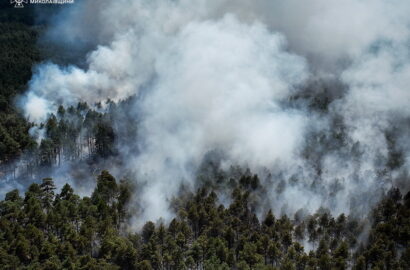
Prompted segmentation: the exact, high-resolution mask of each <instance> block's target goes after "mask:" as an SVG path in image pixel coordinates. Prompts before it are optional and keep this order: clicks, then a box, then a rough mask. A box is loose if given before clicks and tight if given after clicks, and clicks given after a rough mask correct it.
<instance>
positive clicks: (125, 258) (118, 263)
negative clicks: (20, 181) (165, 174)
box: [0, 171, 410, 270]
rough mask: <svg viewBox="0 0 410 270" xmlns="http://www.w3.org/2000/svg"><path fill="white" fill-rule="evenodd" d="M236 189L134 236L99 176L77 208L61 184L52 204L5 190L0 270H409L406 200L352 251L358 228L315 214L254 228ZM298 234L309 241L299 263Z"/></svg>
mask: <svg viewBox="0 0 410 270" xmlns="http://www.w3.org/2000/svg"><path fill="white" fill-rule="evenodd" d="M242 180H243V179H242ZM233 181H235V180H233ZM242 182H244V181H242ZM233 184H234V183H233ZM237 184H238V185H236V188H235V191H234V192H233V195H232V196H233V197H232V203H231V204H230V205H229V206H228V207H227V208H225V207H224V206H222V205H219V204H218V203H217V202H218V200H217V197H216V194H215V193H214V192H212V191H208V190H207V189H205V188H202V189H198V191H197V192H196V193H195V194H192V193H187V194H185V195H183V196H182V197H181V198H180V199H179V200H177V202H176V201H175V204H176V205H178V207H177V208H176V209H175V210H176V213H177V215H176V218H174V219H173V220H172V221H171V222H170V223H169V224H168V225H165V224H163V223H159V224H155V223H153V222H151V221H148V222H147V223H146V224H145V225H144V226H143V227H142V228H141V231H140V232H139V233H135V232H131V231H130V228H131V227H128V226H127V225H128V224H130V223H129V222H130V219H129V217H131V214H132V213H130V212H129V211H128V205H129V200H130V197H131V195H130V194H132V192H133V190H132V186H131V185H130V183H129V182H127V181H126V180H123V181H120V182H117V180H116V179H115V178H114V177H113V176H112V175H111V174H110V173H109V172H108V171H102V172H101V174H100V175H99V176H98V177H97V185H96V188H95V190H94V192H93V194H92V196H91V198H88V197H83V198H80V197H79V196H78V195H76V194H75V193H74V190H73V189H72V188H71V187H70V186H69V185H68V184H66V185H65V186H64V187H63V188H62V189H61V192H60V193H58V194H55V192H54V191H55V187H54V183H53V180H52V179H50V178H45V179H43V181H42V183H41V184H40V185H39V184H32V185H31V186H30V187H29V188H28V190H27V192H26V193H25V196H24V198H22V197H20V195H19V192H18V191H17V190H13V191H11V192H9V193H8V194H7V195H6V196H5V199H4V201H2V202H0V263H1V265H2V269H39V267H40V266H41V269H169V270H171V269H210V270H215V269H220V270H225V269H249V270H250V269H255V270H273V269H275V270H277V269H283V270H299V269H323V270H325V269H329V270H333V269H349V268H352V269H355V270H364V269H409V265H410V248H409V239H410V238H409V231H410V230H409V228H410V193H409V194H407V195H406V196H404V198H403V197H402V196H401V194H400V192H399V191H398V190H397V189H392V190H391V191H390V192H389V194H388V195H387V196H386V198H385V199H384V200H383V201H382V202H381V203H380V205H378V206H377V207H376V208H375V209H374V211H373V216H372V220H373V221H372V222H373V223H372V224H370V225H371V229H370V234H369V239H368V240H367V241H366V242H364V243H366V245H363V244H364V243H362V244H361V245H358V243H357V241H352V239H353V238H358V237H359V236H361V235H363V233H364V231H363V228H364V227H363V224H362V223H361V222H359V221H357V220H355V219H352V218H351V217H346V216H345V215H340V216H338V217H336V218H335V217H332V216H331V214H330V213H329V212H328V211H325V210H323V209H321V210H319V211H318V212H317V213H316V214H314V215H311V216H307V217H306V218H300V217H299V218H296V219H295V220H291V219H289V218H288V217H287V216H281V217H275V216H274V214H273V212H272V211H270V210H269V211H268V212H267V213H266V215H265V216H263V217H262V220H263V221H262V222H259V219H258V218H257V216H256V215H255V214H254V213H253V210H252V209H251V208H250V206H249V204H250V202H249V200H250V198H251V197H252V195H253V194H252V192H254V191H252V187H250V186H247V184H246V183H240V181H238V182H237ZM120 205H121V206H120ZM120 217H122V218H120ZM137 218H138V216H137ZM303 224H307V225H306V226H305V225H303ZM361 224H362V225H361ZM296 228H305V229H298V230H297V229H296ZM300 234H307V236H303V237H302V238H303V239H310V243H309V245H310V246H312V247H313V250H311V251H310V252H309V253H306V252H305V250H304V247H303V246H302V244H301V243H300V242H298V240H297V239H299V238H300ZM298 235H299V236H298ZM305 241H306V240H305Z"/></svg>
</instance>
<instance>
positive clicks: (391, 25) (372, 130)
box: [21, 0, 410, 219]
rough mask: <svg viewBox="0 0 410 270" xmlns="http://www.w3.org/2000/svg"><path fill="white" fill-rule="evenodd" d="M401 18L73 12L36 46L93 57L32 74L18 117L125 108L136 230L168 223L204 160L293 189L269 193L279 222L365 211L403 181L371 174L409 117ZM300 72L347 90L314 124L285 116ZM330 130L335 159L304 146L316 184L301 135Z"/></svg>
mask: <svg viewBox="0 0 410 270" xmlns="http://www.w3.org/2000/svg"><path fill="white" fill-rule="evenodd" d="M409 11H410V3H409V2H408V1H401V0H400V1H399V0H393V1H384V0H372V1H370V0H347V1H329V0H312V1H307V2H303V3H301V1H296V0H289V1H279V0H274V1H268V0H256V1H246V0H240V1H238V0H237V1H233V0H224V1H216V0H196V1H192V0H180V1H171V0H151V1H148V0H140V1H125V0H120V1H108V0H104V1H99V2H98V4H96V3H95V2H94V1H82V2H80V3H78V4H76V5H74V7H73V8H71V9H68V10H67V11H66V12H63V13H62V14H61V15H60V16H58V17H57V19H56V21H55V26H54V27H53V28H51V30H50V31H49V32H48V34H47V38H49V39H53V40H59V42H62V43H64V44H70V45H71V46H86V47H87V46H88V47H89V48H92V49H90V50H91V51H90V52H89V53H88V54H87V56H86V61H85V62H86V65H85V67H84V68H80V67H77V66H66V67H62V66H58V65H56V64H53V63H45V64H41V65H40V66H38V68H37V70H36V72H35V75H34V76H33V78H32V80H31V82H30V85H29V90H28V92H27V94H26V95H25V96H24V97H22V99H21V104H22V107H23V109H24V110H25V112H26V115H27V117H29V118H30V119H31V120H33V121H42V120H44V119H45V117H46V116H47V114H48V113H50V112H53V111H55V109H56V107H57V106H58V105H59V104H64V105H69V104H73V103H75V102H78V101H87V102H89V103H94V102H98V101H102V100H106V99H112V100H114V101H119V100H122V99H125V98H127V97H129V96H133V95H136V96H137V97H138V98H137V101H136V103H135V106H134V107H135V110H134V111H133V112H131V114H134V115H135V118H138V119H140V123H139V136H140V137H139V138H138V141H137V142H136V144H138V146H139V149H140V152H139V153H138V154H136V153H132V152H130V151H126V150H127V149H128V146H125V145H122V146H121V147H122V149H124V153H127V156H126V157H124V159H125V160H127V166H128V169H129V170H131V171H133V172H134V173H135V175H136V176H137V177H136V178H137V179H139V181H140V182H145V183H146V185H145V190H144V192H145V193H144V194H145V195H143V198H142V200H143V205H144V206H145V209H146V211H145V212H144V217H143V218H142V219H155V218H158V217H159V216H164V217H167V216H169V213H168V211H167V207H168V202H167V200H169V198H170V197H171V196H172V195H174V194H176V192H177V190H178V188H179V186H180V184H181V183H185V184H187V183H188V184H191V185H193V183H192V179H194V178H195V177H194V173H195V171H196V170H197V169H198V166H199V165H200V163H201V161H202V159H203V157H204V156H205V155H206V154H207V153H208V152H209V151H213V150H220V151H222V152H223V153H224V160H223V165H224V166H226V167H228V166H229V165H231V164H238V165H241V166H244V167H250V168H251V169H252V170H255V171H258V170H260V169H261V168H268V169H269V170H273V171H279V172H281V173H278V175H280V177H279V178H280V179H281V180H284V181H285V182H286V183H288V181H290V180H289V179H290V178H292V179H296V180H295V181H294V183H293V184H287V185H285V188H284V190H283V191H281V192H277V186H278V185H279V184H278V182H280V181H279V178H278V179H272V181H273V183H274V184H273V186H272V190H271V200H272V202H273V204H274V206H275V207H276V208H277V209H279V210H280V209H282V210H284V211H285V212H288V213H294V212H295V211H296V210H297V209H299V208H301V207H306V208H308V209H309V210H312V211H314V210H315V209H317V208H319V207H320V206H325V207H329V208H331V209H332V211H333V212H335V213H340V212H346V211H347V212H349V209H351V208H357V205H361V204H363V205H364V206H363V207H364V208H366V207H368V206H369V205H371V204H372V203H374V201H375V200H377V198H378V195H379V194H380V192H382V191H384V190H386V188H388V186H389V184H390V181H394V178H395V177H397V175H399V174H401V175H403V173H404V171H403V170H405V168H407V167H408V166H407V165H408V159H406V160H405V162H407V163H405V166H403V169H402V170H397V171H393V172H392V175H389V176H386V175H381V173H380V170H382V169H383V166H384V165H383V164H385V163H386V161H387V159H388V155H389V149H388V144H387V142H386V138H385V137H384V132H385V131H386V130H388V129H389V128H390V127H391V125H392V123H393V122H394V119H396V118H400V119H407V118H409V117H410V115H409V108H410V106H409V105H410V96H409V90H408V85H409V78H410V74H409V71H410V68H409V63H410V61H409V47H408V42H409V40H410V39H409V37H410V36H409V33H410V31H409V25H410V24H409V23H410V18H409V17H408V14H409ZM279 32H280V33H279ZM309 70H310V71H309ZM311 71H314V72H316V74H319V75H317V76H321V75H322V74H328V73H333V74H332V76H335V77H337V78H338V79H339V80H340V81H342V82H343V83H344V84H345V85H346V87H347V89H348V91H347V94H346V95H345V96H344V97H342V98H341V99H339V100H336V101H334V102H333V103H332V104H331V105H330V107H329V111H328V114H327V115H325V116H319V115H318V114H317V113H315V112H312V111H310V110H308V109H300V108H293V107H289V106H286V105H284V104H285V103H286V102H288V100H289V98H290V97H292V96H293V95H295V94H297V91H300V86H301V85H303V84H304V83H306V81H307V79H308V78H309V77H312V76H313V75H312V74H311ZM303 108H305V107H303ZM336 116H340V117H341V118H342V119H343V126H344V127H345V130H344V133H343V134H344V135H343V136H345V139H344V145H342V146H339V148H338V149H336V150H328V149H327V148H329V146H326V145H322V144H323V143H322V142H321V141H320V138H319V136H318V138H316V137H315V138H313V139H314V141H316V144H314V146H311V148H314V149H310V150H309V151H310V152H314V153H316V152H318V153H320V158H318V160H317V162H318V163H319V164H318V166H320V167H321V170H320V171H321V172H320V174H318V173H317V172H316V171H315V169H314V168H313V167H314V166H312V165H311V164H307V163H308V162H305V161H304V160H303V158H302V157H301V151H302V149H303V148H304V147H305V148H306V145H305V144H307V143H306V141H305V139H306V137H308V134H309V132H308V130H314V131H320V132H322V133H324V134H327V135H326V136H327V137H329V138H330V137H331V136H332V135H331V134H332V132H335V130H333V129H334V127H333V126H331V123H332V121H333V119H334V118H335V117H336ZM132 124H134V123H130V125H132ZM398 137H399V138H404V136H403V135H400V134H399V135H398ZM329 140H330V139H329ZM400 142H401V144H402V146H400V148H401V149H406V151H407V152H406V153H405V156H408V155H409V153H408V147H407V146H405V145H406V143H405V142H403V139H402V140H401V141H400ZM308 143H309V141H308ZM403 145H404V146H403ZM282 178H283V179H282ZM369 194H372V195H373V196H369ZM358 198H360V199H361V201H359V202H357V201H356V202H352V201H354V200H358Z"/></svg>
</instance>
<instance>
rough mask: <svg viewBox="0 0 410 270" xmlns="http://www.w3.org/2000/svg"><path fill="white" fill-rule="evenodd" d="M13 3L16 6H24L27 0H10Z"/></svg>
mask: <svg viewBox="0 0 410 270" xmlns="http://www.w3.org/2000/svg"><path fill="white" fill-rule="evenodd" d="M10 3H11V4H14V7H15V8H23V7H24V5H23V4H27V0H10Z"/></svg>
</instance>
